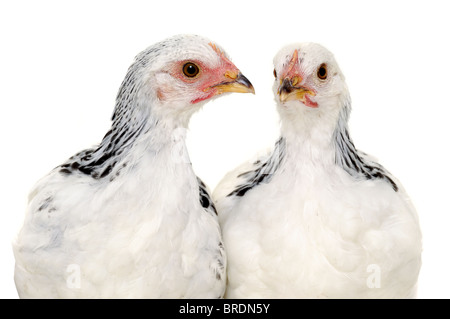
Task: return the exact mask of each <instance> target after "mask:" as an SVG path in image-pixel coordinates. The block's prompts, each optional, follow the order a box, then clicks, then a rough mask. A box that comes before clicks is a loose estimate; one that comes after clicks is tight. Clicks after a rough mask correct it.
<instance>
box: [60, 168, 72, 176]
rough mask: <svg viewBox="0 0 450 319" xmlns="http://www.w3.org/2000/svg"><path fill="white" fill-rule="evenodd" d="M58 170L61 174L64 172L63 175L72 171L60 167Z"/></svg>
mask: <svg viewBox="0 0 450 319" xmlns="http://www.w3.org/2000/svg"><path fill="white" fill-rule="evenodd" d="M59 172H60V173H61V174H64V175H70V174H72V171H71V170H68V169H67V168H61V169H60V170H59Z"/></svg>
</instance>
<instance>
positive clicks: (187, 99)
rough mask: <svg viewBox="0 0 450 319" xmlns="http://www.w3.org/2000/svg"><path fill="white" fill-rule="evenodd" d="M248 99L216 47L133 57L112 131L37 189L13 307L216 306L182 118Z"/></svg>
mask: <svg viewBox="0 0 450 319" xmlns="http://www.w3.org/2000/svg"><path fill="white" fill-rule="evenodd" d="M225 92H253V87H252V86H251V84H250V82H249V81H248V80H247V79H246V78H245V77H244V76H243V75H242V74H241V73H240V72H239V70H238V69H237V68H236V67H235V66H234V65H233V64H232V63H231V61H230V60H229V59H228V58H227V55H226V54H225V53H224V52H223V51H222V50H221V49H220V47H218V46H217V45H215V44H213V43H211V42H210V41H209V40H207V39H204V38H201V37H199V36H188V35H181V36H175V37H172V38H169V39H167V40H164V41H162V42H160V43H157V44H155V45H153V46H150V47H149V48H147V49H146V50H144V51H143V52H141V53H140V54H139V55H138V56H137V57H136V59H135V61H134V62H133V64H132V65H131V66H130V68H129V70H128V72H127V74H126V77H125V79H124V81H123V83H122V85H121V87H120V89H119V92H118V95H117V100H116V106H115V110H114V115H113V123H112V127H111V130H110V131H109V132H108V133H107V134H106V135H105V137H104V138H103V141H102V142H101V143H100V145H99V146H98V147H96V148H93V149H88V150H85V151H82V152H80V153H78V154H76V155H74V156H73V157H71V158H70V159H69V160H68V161H67V162H66V163H64V164H62V165H60V166H58V167H56V168H55V169H54V170H53V171H52V172H50V173H49V174H48V175H47V176H45V177H44V178H43V179H41V180H40V181H39V182H38V183H37V184H36V186H35V187H34V189H33V190H32V191H31V193H30V196H29V206H28V209H27V213H26V217H25V221H24V224H23V227H22V229H21V231H20V232H19V234H18V236H17V240H16V241H15V243H14V254H15V258H16V268H15V282H16V287H17V290H18V293H19V296H20V297H22V298H218V297H221V296H223V292H224V289H225V266H226V256H225V255H224V251H223V245H222V237H221V232H220V229H219V225H218V221H217V215H216V211H215V208H214V205H213V204H212V201H211V200H210V198H209V194H208V191H207V189H206V186H205V185H204V184H203V183H202V182H201V180H200V179H198V178H197V177H196V175H195V173H194V171H193V170H192V167H191V164H190V162H189V159H188V157H186V154H187V153H186V149H185V143H184V137H185V129H186V127H187V125H188V121H189V118H190V116H191V114H192V113H193V112H194V111H196V110H198V109H199V108H200V107H201V106H202V105H203V104H204V103H205V102H206V101H208V100H209V99H211V98H213V97H215V96H217V95H219V94H221V93H225Z"/></svg>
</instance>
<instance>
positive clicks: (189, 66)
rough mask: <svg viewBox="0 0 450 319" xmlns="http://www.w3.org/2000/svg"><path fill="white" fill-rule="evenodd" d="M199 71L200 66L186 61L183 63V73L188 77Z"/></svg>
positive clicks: (195, 74)
mask: <svg viewBox="0 0 450 319" xmlns="http://www.w3.org/2000/svg"><path fill="white" fill-rule="evenodd" d="M199 72H200V68H199V67H198V66H197V65H195V64H194V63H192V62H188V63H186V64H185V65H183V73H184V75H186V76H187V77H188V78H193V77H195V76H197V74H198V73H199Z"/></svg>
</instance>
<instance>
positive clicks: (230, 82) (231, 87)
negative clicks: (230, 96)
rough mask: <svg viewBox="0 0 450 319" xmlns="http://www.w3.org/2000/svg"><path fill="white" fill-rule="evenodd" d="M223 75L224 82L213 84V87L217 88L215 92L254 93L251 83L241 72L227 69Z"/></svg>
mask: <svg viewBox="0 0 450 319" xmlns="http://www.w3.org/2000/svg"><path fill="white" fill-rule="evenodd" d="M224 76H225V78H226V80H225V81H224V82H221V83H219V84H216V85H214V86H213V88H215V89H217V94H222V93H226V92H236V93H253V94H255V89H254V88H253V85H252V84H251V83H250V81H249V80H248V79H247V78H246V77H245V76H244V75H243V74H242V73H241V72H239V71H238V72H236V71H227V72H225V74H224Z"/></svg>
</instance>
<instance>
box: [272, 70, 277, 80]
mask: <svg viewBox="0 0 450 319" xmlns="http://www.w3.org/2000/svg"><path fill="white" fill-rule="evenodd" d="M273 76H274V77H275V79H276V78H277V71H276V70H275V69H273Z"/></svg>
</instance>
